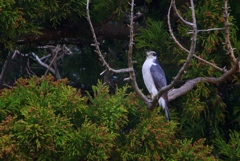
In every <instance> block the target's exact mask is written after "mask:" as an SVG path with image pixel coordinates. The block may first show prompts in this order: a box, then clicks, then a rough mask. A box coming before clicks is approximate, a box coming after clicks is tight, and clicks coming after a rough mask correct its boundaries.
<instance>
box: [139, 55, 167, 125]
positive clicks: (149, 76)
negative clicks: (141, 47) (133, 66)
mask: <svg viewBox="0 0 240 161" xmlns="http://www.w3.org/2000/svg"><path fill="white" fill-rule="evenodd" d="M142 75H143V80H144V83H145V86H146V87H147V89H148V91H149V93H150V94H151V97H152V98H153V97H154V96H155V95H157V93H158V91H159V90H160V89H161V88H162V87H164V86H166V85H167V80H166V76H165V73H164V71H163V69H162V68H161V66H160V64H159V62H158V59H157V54H156V52H155V51H147V58H146V60H145V62H144V63H143V66H142ZM158 103H159V105H160V106H161V107H162V108H163V109H164V110H165V115H166V119H167V121H170V116H169V109H168V96H167V92H165V93H163V95H162V96H161V97H160V98H159V100H158Z"/></svg>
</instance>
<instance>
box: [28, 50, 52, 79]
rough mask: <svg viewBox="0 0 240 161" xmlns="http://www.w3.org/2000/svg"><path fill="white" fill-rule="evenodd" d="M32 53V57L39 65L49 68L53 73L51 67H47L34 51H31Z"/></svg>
mask: <svg viewBox="0 0 240 161" xmlns="http://www.w3.org/2000/svg"><path fill="white" fill-rule="evenodd" d="M32 55H33V56H34V58H35V59H36V60H37V62H38V63H39V64H40V65H41V66H43V67H45V68H47V69H48V68H49V70H50V72H51V73H52V74H54V75H55V70H54V69H53V68H52V67H49V66H48V65H47V64H46V63H44V62H42V60H41V59H40V58H39V57H38V56H37V55H36V54H35V53H34V52H32Z"/></svg>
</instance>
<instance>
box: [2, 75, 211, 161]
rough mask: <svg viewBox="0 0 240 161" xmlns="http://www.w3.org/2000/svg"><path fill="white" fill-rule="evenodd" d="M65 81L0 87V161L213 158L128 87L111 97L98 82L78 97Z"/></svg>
mask: <svg viewBox="0 0 240 161" xmlns="http://www.w3.org/2000/svg"><path fill="white" fill-rule="evenodd" d="M66 83H67V81H66V80H60V81H53V77H52V76H48V77H42V78H41V79H39V78H36V77H33V78H31V79H19V80H18V81H17V82H16V86H15V87H14V88H13V89H4V90H2V91H1V96H0V114H1V115H0V116H1V118H0V121H1V123H0V133H1V134H0V135H1V137H0V158H1V160H108V159H111V160H178V159H179V158H181V160H215V159H214V157H212V156H211V150H212V148H211V147H210V146H205V145H204V139H201V140H199V141H197V142H195V143H192V140H187V139H183V140H181V139H179V138H178V137H177V136H178V134H177V133H178V124H177V123H175V122H174V121H171V122H170V123H168V122H166V120H165V117H164V116H162V115H161V114H159V110H154V111H148V110H146V109H145V108H144V107H145V106H144V104H143V103H142V102H141V101H140V100H139V99H138V98H137V96H136V95H135V94H134V93H129V92H127V89H128V87H123V88H118V89H117V90H116V93H115V95H110V94H109V89H108V87H107V86H105V85H104V84H102V83H101V82H99V83H98V84H97V86H93V93H94V94H93V96H91V95H90V94H89V95H88V97H83V96H81V94H80V93H78V92H77V91H76V89H74V88H72V87H70V86H68V85H66Z"/></svg>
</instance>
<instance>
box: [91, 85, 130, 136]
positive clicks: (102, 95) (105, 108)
mask: <svg viewBox="0 0 240 161" xmlns="http://www.w3.org/2000/svg"><path fill="white" fill-rule="evenodd" d="M92 88H93V92H94V97H91V96H90V102H91V105H90V107H89V109H88V111H87V112H88V116H89V117H90V118H91V120H94V122H96V123H98V124H103V125H105V126H107V127H108V128H109V129H111V130H113V131H114V132H116V131H119V130H120V128H123V127H124V125H126V124H127V122H128V118H127V114H128V109H127V106H126V100H127V98H126V95H125V93H126V90H127V88H126V87H125V88H122V89H117V90H116V93H115V95H109V89H108V86H106V85H104V84H102V83H100V82H98V85H97V86H93V87H92Z"/></svg>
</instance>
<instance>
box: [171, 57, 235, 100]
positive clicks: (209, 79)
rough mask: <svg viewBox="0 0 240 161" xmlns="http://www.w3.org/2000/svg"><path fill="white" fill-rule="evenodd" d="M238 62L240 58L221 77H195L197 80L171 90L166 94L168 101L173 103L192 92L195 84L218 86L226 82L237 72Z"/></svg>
mask: <svg viewBox="0 0 240 161" xmlns="http://www.w3.org/2000/svg"><path fill="white" fill-rule="evenodd" d="M239 62H240V57H239V58H238V59H237V61H236V62H235V64H234V66H233V67H232V68H231V69H230V70H229V71H227V72H226V73H224V74H223V75H222V76H220V77H218V78H215V77H197V78H194V79H191V80H188V81H186V83H185V84H184V85H182V86H181V87H179V88H176V89H172V90H170V91H169V92H168V99H169V101H173V100H175V99H176V98H178V97H180V96H182V95H184V94H186V93H188V92H189V91H190V90H192V89H193V88H194V87H195V86H196V84H197V83H200V82H206V83H210V84H219V83H222V82H224V81H226V80H227V79H228V78H229V77H231V76H233V75H234V74H235V73H236V72H237V71H238V70H239V65H238V64H239Z"/></svg>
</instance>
